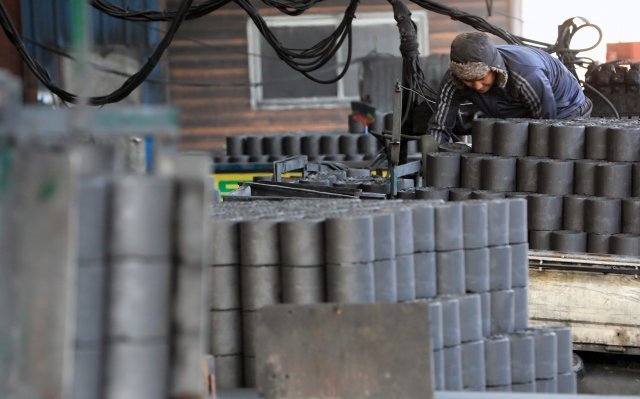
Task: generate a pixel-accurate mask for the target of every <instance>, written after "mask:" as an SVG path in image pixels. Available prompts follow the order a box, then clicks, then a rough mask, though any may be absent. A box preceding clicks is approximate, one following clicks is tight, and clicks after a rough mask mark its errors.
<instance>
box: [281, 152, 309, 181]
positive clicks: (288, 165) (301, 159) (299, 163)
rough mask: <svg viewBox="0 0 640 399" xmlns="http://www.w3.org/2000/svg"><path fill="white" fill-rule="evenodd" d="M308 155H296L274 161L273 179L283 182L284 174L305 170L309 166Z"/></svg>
mask: <svg viewBox="0 0 640 399" xmlns="http://www.w3.org/2000/svg"><path fill="white" fill-rule="evenodd" d="M307 162H308V161H307V156H306V155H296V156H293V157H289V158H285V159H283V160H281V161H276V162H274V163H273V181H275V182H281V181H282V174H283V173H287V172H292V171H294V170H301V169H302V170H304V168H305V167H306V166H307ZM303 174H304V173H303Z"/></svg>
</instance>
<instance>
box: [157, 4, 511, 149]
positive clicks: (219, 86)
mask: <svg viewBox="0 0 640 399" xmlns="http://www.w3.org/2000/svg"><path fill="white" fill-rule="evenodd" d="M518 1H519V0H496V1H494V2H493V10H492V11H493V12H492V14H493V15H492V16H491V17H488V18H487V8H486V2H485V1H484V0H455V1H443V4H446V5H447V6H449V7H454V8H458V9H460V10H463V11H465V12H468V13H471V14H475V15H479V16H482V17H485V18H487V19H488V21H489V22H491V23H492V24H494V25H497V26H500V27H502V28H505V29H510V28H512V24H513V21H516V20H514V19H512V18H509V17H507V16H508V15H511V14H512V12H514V9H513V7H512V3H517V2H518ZM178 3H179V2H178V1H177V0H170V1H168V4H169V6H170V7H176V6H177V4H178ZM254 3H255V4H258V3H259V2H257V1H256V2H254ZM260 4H262V3H260ZM407 4H409V5H410V7H411V8H412V9H420V8H418V7H417V6H415V4H413V3H409V2H408V1H407ZM345 7H346V1H339V0H326V1H324V2H321V3H319V4H317V5H316V6H314V7H313V8H311V9H310V10H308V11H307V12H306V13H305V14H314V13H342V12H343V11H344V9H345ZM365 11H377V12H389V11H391V6H390V5H389V3H388V2H387V1H386V0H367V1H363V2H361V3H360V5H359V7H358V12H365ZM515 11H517V10H515ZM260 12H261V14H262V15H263V16H267V15H281V14H280V13H279V11H277V10H275V9H268V8H265V7H264V6H261V10H260ZM356 16H357V14H356ZM291 18H295V17H291ZM428 19H429V21H428V22H429V47H430V52H431V53H447V52H448V51H449V45H450V43H451V40H452V39H453V38H454V37H455V35H456V34H458V33H460V32H463V31H471V30H473V28H471V27H470V26H467V25H465V24H462V23H460V22H456V21H453V20H451V19H450V18H449V17H447V16H444V15H439V14H436V13H433V12H429V13H428ZM247 20H248V17H247V15H246V14H245V12H244V11H243V10H242V9H241V8H239V7H238V6H237V5H236V4H235V3H230V4H227V5H226V6H224V7H223V8H221V9H219V10H216V11H215V12H213V13H212V14H209V15H207V16H205V17H202V18H199V19H195V20H191V21H186V22H185V23H184V25H183V26H182V27H181V29H180V30H179V31H178V33H177V35H176V37H175V39H174V41H173V42H172V44H171V47H170V48H169V57H168V60H169V77H170V80H172V81H174V84H172V85H171V87H170V102H171V103H172V104H173V105H175V106H176V107H178V108H179V110H180V122H181V125H182V134H183V136H184V139H185V140H184V141H185V143H184V144H183V145H184V147H185V148H189V149H206V150H212V149H221V148H222V147H223V145H224V140H225V137H226V136H228V135H246V134H256V133H283V132H295V131H301V130H305V131H318V132H332V131H346V130H347V117H348V114H349V113H350V109H349V108H348V107H342V108H329V109H322V108H316V109H300V110H252V108H251V97H250V87H249V69H248V64H249V58H248V57H249V56H250V55H248V54H247V46H248V42H247V29H246V27H247ZM516 33H517V31H516ZM398 55H399V53H398ZM291 73H292V74H294V73H297V72H295V71H293V70H292V71H291ZM203 82H207V83H208V84H207V85H200V83H203ZM189 84H192V85H191V86H189Z"/></svg>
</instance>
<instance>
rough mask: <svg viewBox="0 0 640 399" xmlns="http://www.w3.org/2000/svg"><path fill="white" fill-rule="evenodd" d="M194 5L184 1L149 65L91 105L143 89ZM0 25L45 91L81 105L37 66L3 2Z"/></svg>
mask: <svg viewBox="0 0 640 399" xmlns="http://www.w3.org/2000/svg"><path fill="white" fill-rule="evenodd" d="M193 1H194V0H183V1H182V3H181V4H180V7H179V9H178V12H177V14H176V17H175V19H174V20H173V21H172V22H171V25H170V26H169V29H168V31H167V34H166V35H165V36H164V37H163V38H162V39H161V40H160V42H159V43H158V45H157V46H156V48H155V49H154V51H153V53H152V54H151V55H150V56H149V58H148V59H147V61H146V62H145V63H144V64H143V66H142V67H141V68H140V70H139V71H138V72H136V73H135V74H134V75H132V76H131V77H130V78H129V79H127V80H126V81H125V82H124V83H123V84H122V86H120V87H119V88H118V89H116V90H114V91H113V92H112V93H109V94H107V95H103V96H95V97H89V98H88V104H90V105H105V104H111V103H115V102H118V101H121V100H123V99H124V98H126V97H127V96H128V95H129V94H131V92H132V91H133V90H135V89H136V88H137V87H138V86H140V84H142V82H144V81H145V79H146V78H148V77H149V74H150V73H151V71H152V70H153V68H155V66H156V65H157V64H158V62H159V61H160V58H161V56H162V54H163V53H164V51H165V50H166V49H167V48H168V47H169V44H170V43H171V40H172V39H173V36H174V35H175V33H176V31H177V30H178V28H179V27H180V25H181V24H182V22H183V21H184V20H185V17H186V15H187V12H188V10H189V8H190V6H191V4H192V3H193ZM0 24H1V25H2V28H3V30H4V32H5V34H6V35H7V37H8V38H9V40H10V41H11V42H12V43H13V44H14V46H15V47H16V49H17V50H18V52H19V53H20V55H21V56H22V58H23V59H24V60H25V63H26V64H27V66H28V68H29V69H30V70H31V71H32V72H33V73H34V75H35V76H36V77H37V78H38V80H39V81H40V82H42V84H43V85H45V87H47V89H49V90H50V91H51V92H52V93H54V94H55V95H57V96H58V97H60V99H62V100H63V101H65V102H69V103H76V102H78V101H79V97H78V96H77V95H75V94H72V93H70V92H68V91H66V90H64V89H63V88H61V87H60V86H58V85H57V84H56V83H55V82H53V80H52V79H51V75H49V73H48V72H47V70H46V69H45V68H44V67H43V66H42V65H41V64H40V63H38V61H37V60H35V58H34V57H33V56H32V55H31V54H30V53H29V52H28V50H27V48H26V46H25V43H24V41H23V40H22V38H21V35H20V34H19V33H18V31H17V29H16V27H15V25H14V24H13V22H12V21H11V18H10V17H9V13H8V12H7V10H6V8H5V7H4V4H3V3H2V2H0Z"/></svg>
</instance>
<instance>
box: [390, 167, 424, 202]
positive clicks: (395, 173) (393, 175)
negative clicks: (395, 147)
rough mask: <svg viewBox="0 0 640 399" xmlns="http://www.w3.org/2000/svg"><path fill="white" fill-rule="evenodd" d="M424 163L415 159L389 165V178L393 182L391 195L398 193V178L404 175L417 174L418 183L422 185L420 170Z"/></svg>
mask: <svg viewBox="0 0 640 399" xmlns="http://www.w3.org/2000/svg"><path fill="white" fill-rule="evenodd" d="M421 170H422V165H421V162H420V161H413V162H409V163H406V164H404V165H392V166H390V167H389V175H390V176H389V179H390V183H391V196H393V197H395V196H396V195H398V179H399V178H401V177H403V176H409V175H414V174H415V175H417V179H418V182H417V185H418V186H421V185H422V182H421V181H420V180H421V175H420V172H421Z"/></svg>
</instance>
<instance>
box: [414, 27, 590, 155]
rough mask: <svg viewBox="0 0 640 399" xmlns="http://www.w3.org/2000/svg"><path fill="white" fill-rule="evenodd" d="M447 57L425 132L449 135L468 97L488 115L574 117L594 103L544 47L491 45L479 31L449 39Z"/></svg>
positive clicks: (443, 137)
mask: <svg viewBox="0 0 640 399" xmlns="http://www.w3.org/2000/svg"><path fill="white" fill-rule="evenodd" d="M450 58H451V62H450V64H449V70H448V71H447V72H446V73H445V75H444V78H443V80H442V83H441V85H440V93H439V98H438V100H437V102H436V108H435V110H434V113H433V115H432V116H431V119H430V120H429V125H428V128H427V129H428V133H429V134H431V135H432V136H434V137H435V138H436V140H437V141H438V142H440V143H441V144H442V143H447V142H449V141H451V138H452V130H453V127H454V124H455V121H456V116H457V113H458V109H459V107H460V104H461V103H462V102H463V101H464V100H467V101H470V102H471V103H473V104H474V105H476V106H477V107H478V108H479V109H480V111H482V112H483V113H484V114H485V116H487V117H492V118H535V119H574V118H578V117H589V116H590V115H591V110H592V108H593V106H592V103H591V101H590V100H589V99H588V98H587V97H586V96H585V95H584V93H583V92H582V89H581V87H580V84H579V83H578V80H577V79H576V77H575V76H573V75H572V74H571V72H569V70H568V69H567V68H566V67H565V66H564V65H563V64H562V63H561V62H560V61H559V60H558V59H557V58H554V57H552V56H551V55H549V54H547V53H545V52H544V51H542V50H539V49H536V48H532V47H527V46H517V45H498V46H496V45H494V44H493V43H492V42H491V40H490V39H489V36H487V35H486V34H484V33H481V32H470V33H462V34H460V35H458V36H456V38H455V39H454V40H453V42H452V43H451V54H450Z"/></svg>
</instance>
